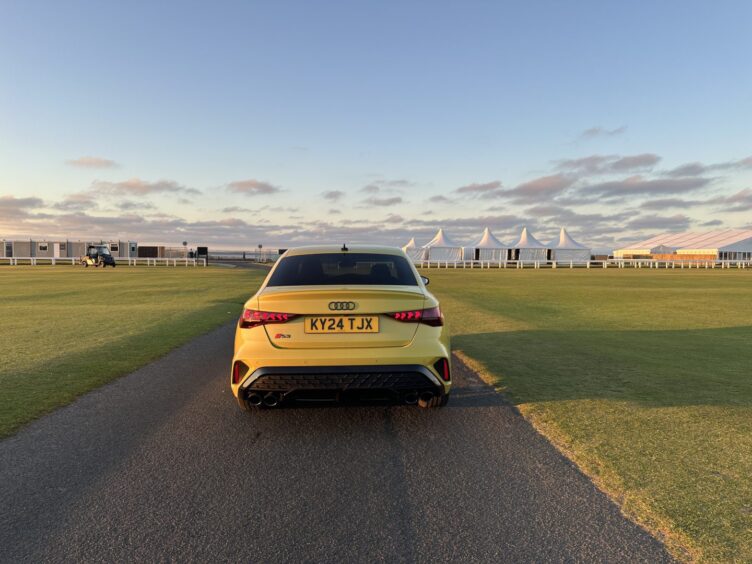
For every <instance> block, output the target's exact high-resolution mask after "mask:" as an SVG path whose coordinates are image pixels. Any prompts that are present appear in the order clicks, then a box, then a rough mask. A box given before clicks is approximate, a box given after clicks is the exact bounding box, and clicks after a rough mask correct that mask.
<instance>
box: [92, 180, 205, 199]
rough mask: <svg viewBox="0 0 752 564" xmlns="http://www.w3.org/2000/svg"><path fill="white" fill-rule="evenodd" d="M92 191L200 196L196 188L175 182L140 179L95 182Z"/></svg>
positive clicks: (120, 193)
mask: <svg viewBox="0 0 752 564" xmlns="http://www.w3.org/2000/svg"><path fill="white" fill-rule="evenodd" d="M91 191H93V192H103V193H106V194H114V195H129V196H149V195H151V194H160V193H172V194H200V193H201V192H199V191H198V190H196V189H195V188H187V187H185V186H183V185H182V184H178V183H177V182H175V181H174V180H157V181H156V182H149V181H147V180H142V179H140V178H130V179H128V180H123V181H122V182H108V181H104V180H95V181H94V182H93V183H92V185H91Z"/></svg>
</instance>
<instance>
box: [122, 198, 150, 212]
mask: <svg viewBox="0 0 752 564" xmlns="http://www.w3.org/2000/svg"><path fill="white" fill-rule="evenodd" d="M117 207H118V208H119V209H121V210H123V211H132V210H153V209H155V206H154V204H152V203H151V202H145V201H143V200H141V201H139V202H134V201H131V200H123V201H122V202H120V203H118V204H117Z"/></svg>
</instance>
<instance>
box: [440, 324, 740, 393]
mask: <svg viewBox="0 0 752 564" xmlns="http://www.w3.org/2000/svg"><path fill="white" fill-rule="evenodd" d="M750 343H752V327H747V326H745V327H732V328H720V329H701V330H674V331H600V330H599V331H512V332H498V333H481V334H474V335H457V336H454V337H453V339H452V344H453V347H454V348H455V349H457V350H462V351H463V352H465V353H466V354H467V355H469V356H470V357H472V358H474V359H476V360H478V361H480V362H481V363H483V364H484V365H485V367H486V368H487V369H488V370H489V371H490V372H491V373H492V375H494V376H495V377H496V379H497V384H498V385H499V386H500V387H501V388H503V389H504V391H505V395H506V396H507V397H508V398H509V400H510V401H511V402H513V403H515V404H520V403H531V402H550V401H563V400H577V399H614V400H619V401H630V402H636V403H639V404H642V405H647V406H651V407H667V406H682V405H726V406H745V407H748V406H751V405H752V378H750V376H749V375H750V369H749V367H750V366H752V347H751V346H750Z"/></svg>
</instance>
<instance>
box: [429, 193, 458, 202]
mask: <svg viewBox="0 0 752 564" xmlns="http://www.w3.org/2000/svg"><path fill="white" fill-rule="evenodd" d="M428 201H429V202H434V203H437V204H446V203H448V202H451V201H452V200H451V199H449V198H447V197H446V196H442V195H440V194H439V195H437V196H431V197H430V198H428Z"/></svg>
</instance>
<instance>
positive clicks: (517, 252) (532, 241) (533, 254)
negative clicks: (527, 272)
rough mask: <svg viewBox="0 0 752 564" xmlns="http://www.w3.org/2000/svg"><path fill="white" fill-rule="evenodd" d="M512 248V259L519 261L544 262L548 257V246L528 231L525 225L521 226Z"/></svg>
mask: <svg viewBox="0 0 752 564" xmlns="http://www.w3.org/2000/svg"><path fill="white" fill-rule="evenodd" d="M512 249H513V254H512V260H518V261H520V262H545V261H546V260H547V258H548V247H546V245H544V244H543V243H541V242H540V241H538V239H536V238H535V237H533V236H532V235H531V234H530V233H528V231H527V227H523V228H522V233H520V238H519V240H518V241H517V242H516V243H515V244H514V245H512Z"/></svg>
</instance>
